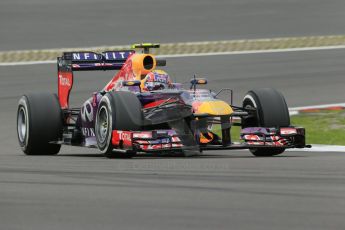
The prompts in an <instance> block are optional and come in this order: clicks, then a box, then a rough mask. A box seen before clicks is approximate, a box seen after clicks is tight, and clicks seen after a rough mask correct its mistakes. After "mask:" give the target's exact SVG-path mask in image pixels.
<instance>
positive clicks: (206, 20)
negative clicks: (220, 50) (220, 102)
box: [0, 0, 345, 50]
mask: <svg viewBox="0 0 345 230" xmlns="http://www.w3.org/2000/svg"><path fill="white" fill-rule="evenodd" d="M344 9H345V1H343V0H327V1H325V0H284V1H274V0H231V1H229V0H217V1H213V0H187V1H186V0H174V1H172V0H128V1H120V0H115V1H114V0H97V1H95V0H73V1H71V0H59V1H56V0H1V1H0V30H1V38H0V50H22V49H44V48H61V47H88V46H99V45H128V44H131V43H134V42H162V43H163V42H186V41H187V42H189V41H207V40H230V39H250V38H271V37H289V36H310V35H333V34H344V32H345V24H344V21H345V14H344ZM158 39H159V40H158Z"/></svg>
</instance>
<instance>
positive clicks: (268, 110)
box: [17, 43, 310, 158]
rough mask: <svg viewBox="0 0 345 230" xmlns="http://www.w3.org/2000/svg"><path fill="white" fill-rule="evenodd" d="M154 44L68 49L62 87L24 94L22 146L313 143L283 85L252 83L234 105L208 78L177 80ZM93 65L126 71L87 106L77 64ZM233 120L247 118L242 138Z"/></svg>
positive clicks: (255, 148) (130, 149) (187, 149)
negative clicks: (74, 92) (74, 95)
mask: <svg viewBox="0 0 345 230" xmlns="http://www.w3.org/2000/svg"><path fill="white" fill-rule="evenodd" d="M151 48H159V44H151V43H145V44H136V45H134V46H133V50H121V51H105V52H103V53H94V52H65V53H63V55H62V56H61V57H58V59H57V64H58V95H55V94H49V93H32V94H25V95H24V96H22V97H21V98H20V100H19V106H18V112H17V132H18V140H19V144H20V146H21V148H22V150H23V152H24V153H25V154H28V155H53V154H57V153H58V152H59V151H60V147H61V145H62V144H64V145H72V146H81V147H91V148H98V149H99V150H100V151H101V152H102V153H103V154H105V156H106V157H110V158H113V157H132V156H134V155H135V154H136V153H139V152H141V153H145V152H158V153H169V154H178V155H181V154H182V155H184V156H191V155H198V154H200V153H201V152H202V151H203V150H225V149H249V150H250V152H251V153H252V154H254V155H255V156H273V155H277V154H281V153H283V152H284V150H285V149H287V148H304V147H310V146H308V145H306V144H305V130H304V128H301V127H294V126H291V125H290V117H289V111H288V108H287V105H286V102H285V99H284V97H283V96H282V94H281V93H279V92H277V91H276V90H274V89H271V88H263V89H255V90H251V91H249V92H248V93H247V95H245V97H244V99H243V104H242V105H241V106H234V105H232V103H230V104H229V103H227V102H225V101H223V100H220V99H219V98H218V94H217V93H215V92H212V91H211V90H207V89H200V87H199V85H205V84H207V80H206V79H202V78H196V77H193V78H192V79H191V81H190V87H188V88H187V89H185V88H184V87H183V85H182V84H180V83H174V82H172V81H171V79H170V77H169V75H168V74H167V73H166V72H164V71H163V70H158V69H156V67H157V66H165V65H166V60H163V59H158V58H156V57H155V56H154V55H152V54H150V53H149V51H150V49H151ZM134 49H142V52H141V53H136V52H135V50H134ZM93 70H119V71H118V72H117V74H116V75H115V76H114V77H113V79H112V80H111V81H110V82H109V83H108V84H107V85H106V86H105V87H104V88H103V89H102V90H100V91H98V92H95V93H93V94H92V96H91V97H90V98H89V99H87V100H86V101H85V103H84V104H83V105H82V106H81V107H79V108H71V107H70V106H69V94H70V91H71V89H72V86H73V72H74V71H93ZM224 90H227V89H224ZM224 90H223V91H224ZM231 95H232V91H231ZM231 101H232V100H231ZM235 117H237V119H234V118H235ZM232 126H241V132H240V140H241V141H240V142H238V143H234V142H233V141H232V140H231V135H230V131H231V127H232Z"/></svg>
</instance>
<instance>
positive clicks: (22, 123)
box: [17, 107, 28, 143]
mask: <svg viewBox="0 0 345 230" xmlns="http://www.w3.org/2000/svg"><path fill="white" fill-rule="evenodd" d="M17 119H18V120H17V129H18V137H19V140H20V142H22V143H24V142H25V138H26V135H27V130H28V129H27V117H26V110H25V109H24V107H20V109H19V111H18V118H17Z"/></svg>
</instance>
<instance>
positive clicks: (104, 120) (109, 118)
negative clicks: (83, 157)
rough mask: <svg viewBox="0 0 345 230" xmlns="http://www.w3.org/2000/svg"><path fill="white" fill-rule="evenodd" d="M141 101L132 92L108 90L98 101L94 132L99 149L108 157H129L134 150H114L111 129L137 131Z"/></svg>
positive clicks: (138, 128) (139, 122) (140, 118)
mask: <svg viewBox="0 0 345 230" xmlns="http://www.w3.org/2000/svg"><path fill="white" fill-rule="evenodd" d="M142 120H143V118H142V111H141V103H140V101H139V99H138V98H137V96H136V95H135V94H133V93H132V92H124V91H119V92H109V93H107V94H106V95H104V96H103V97H102V99H101V101H100V103H99V106H98V110H97V115H96V124H95V134H96V141H97V145H98V148H99V150H100V151H101V152H102V153H103V154H104V155H105V156H106V157H108V158H130V157H133V156H134V155H135V154H136V153H135V151H126V150H114V146H113V145H112V142H111V138H112V131H113V130H124V131H137V130H140V129H141V126H142Z"/></svg>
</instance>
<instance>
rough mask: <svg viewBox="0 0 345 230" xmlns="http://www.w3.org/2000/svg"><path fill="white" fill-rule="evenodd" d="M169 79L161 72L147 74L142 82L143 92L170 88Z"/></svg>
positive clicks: (155, 71)
mask: <svg viewBox="0 0 345 230" xmlns="http://www.w3.org/2000/svg"><path fill="white" fill-rule="evenodd" d="M171 83H172V82H171V79H170V77H169V75H168V74H167V73H166V72H165V71H163V70H154V71H152V72H150V73H148V74H147V75H146V76H145V78H144V80H143V84H142V86H143V90H144V91H153V90H162V89H168V88H171Z"/></svg>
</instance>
